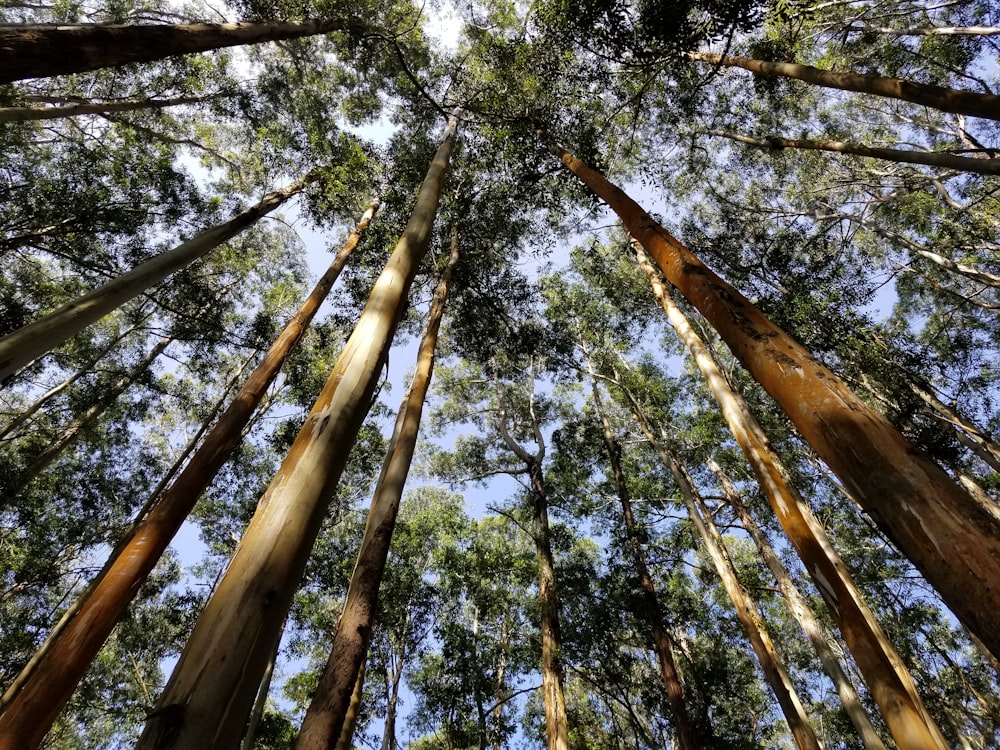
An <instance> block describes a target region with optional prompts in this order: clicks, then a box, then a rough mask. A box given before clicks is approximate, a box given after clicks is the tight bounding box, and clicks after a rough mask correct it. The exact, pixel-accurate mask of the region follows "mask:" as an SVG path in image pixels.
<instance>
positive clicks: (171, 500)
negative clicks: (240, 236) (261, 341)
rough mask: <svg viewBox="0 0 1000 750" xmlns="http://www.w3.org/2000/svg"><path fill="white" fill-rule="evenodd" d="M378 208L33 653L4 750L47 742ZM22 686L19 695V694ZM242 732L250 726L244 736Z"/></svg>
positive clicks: (5, 728)
mask: <svg viewBox="0 0 1000 750" xmlns="http://www.w3.org/2000/svg"><path fill="white" fill-rule="evenodd" d="M377 207H378V201H375V202H373V203H372V205H371V206H370V207H369V208H368V210H367V211H366V212H365V214H364V216H363V217H362V219H361V221H360V222H359V223H358V225H357V227H356V228H355V230H354V231H353V232H352V233H351V235H350V237H349V238H348V240H347V242H346V243H345V244H344V247H343V248H342V249H341V250H340V252H339V253H338V254H337V255H336V257H335V258H334V259H333V262H332V263H331V264H330V267H329V268H328V269H327V271H326V272H325V273H324V274H323V276H322V277H321V278H320V280H319V281H318V282H317V283H316V286H315V287H314V288H313V290H312V292H311V293H310V294H309V296H308V298H306V300H305V301H304V302H303V303H302V305H301V306H300V307H299V309H298V310H297V311H296V313H295V315H293V316H292V319H291V320H290V321H289V322H288V324H287V325H286V326H285V328H284V329H283V330H282V332H281V333H280V334H279V335H278V337H277V338H276V339H275V341H274V343H273V344H272V345H271V347H270V348H269V349H268V351H267V352H266V353H265V355H264V358H263V360H262V361H261V362H260V364H259V365H258V366H257V367H256V368H255V369H254V371H253V372H252V373H251V374H250V377H249V378H248V379H247V381H246V383H244V385H243V387H242V388H241V389H240V391H239V393H237V395H236V397H235V399H234V400H233V402H232V403H231V404H230V405H229V407H228V408H227V409H226V411H225V412H224V413H223V414H222V416H221V417H220V418H219V420H218V421H217V422H216V423H215V425H214V426H213V427H212V430H211V431H210V432H209V433H208V435H207V436H206V437H205V440H204V442H203V443H202V445H201V447H200V448H199V449H198V451H197V452H196V453H195V454H194V456H192V458H191V460H190V461H189V462H188V463H187V465H186V466H185V467H184V469H183V471H181V473H180V474H179V475H178V477H177V479H176V480H174V482H173V483H172V484H171V485H170V487H168V488H167V489H166V490H165V491H164V492H163V493H162V495H161V496H160V498H159V500H157V501H156V503H155V505H153V507H152V508H151V509H150V510H149V512H148V514H146V513H142V514H140V516H139V517H138V518H137V520H136V524H135V525H134V527H133V529H132V533H131V534H130V535H129V537H128V538H127V539H126V540H125V542H124V543H123V544H122V545H120V546H119V549H118V550H116V552H115V553H114V554H113V555H112V556H111V558H110V559H109V560H108V562H107V563H106V564H105V566H104V568H103V569H102V571H101V573H100V574H99V575H98V577H97V579H96V580H95V582H94V583H92V584H91V587H90V588H89V589H88V591H87V592H86V593H85V595H84V597H83V598H84V601H83V602H81V603H78V604H77V605H74V606H76V607H77V610H78V611H77V612H76V614H75V615H74V616H73V617H72V619H70V620H69V621H68V622H66V623H65V624H63V625H62V626H61V632H60V633H59V635H58V637H57V638H56V639H55V640H54V641H52V642H51V643H50V642H48V641H47V642H46V644H45V647H44V651H45V653H44V654H43V655H42V656H41V658H37V657H36V658H35V659H33V661H32V663H30V664H29V665H28V666H27V667H26V668H25V670H24V671H22V674H21V675H19V676H18V678H17V680H16V681H15V684H14V685H13V686H12V687H11V689H9V690H8V692H7V694H5V695H4V704H5V705H6V706H7V707H6V709H5V710H4V711H3V713H0V750H14V749H15V748H28V747H36V746H37V745H38V743H39V742H41V740H42V738H43V737H44V735H45V733H46V732H47V731H48V730H49V728H50V727H51V725H52V722H53V721H55V719H56V717H57V716H58V715H59V712H60V711H61V710H62V707H63V706H64V705H65V703H66V701H67V700H69V698H70V696H71V695H72V694H73V690H75V689H76V686H77V684H78V683H79V681H80V680H81V679H82V677H83V675H84V674H85V673H86V670H87V668H88V667H89V666H90V663H91V661H92V660H93V659H94V657H95V656H96V655H97V652H98V651H99V650H100V648H101V646H103V644H104V642H105V641H106V640H107V638H108V636H109V635H110V634H111V631H112V630H113V629H114V626H115V625H116V624H117V622H118V620H119V619H121V617H122V615H123V614H124V613H125V610H126V608H127V607H128V605H129V603H130V602H131V601H132V599H133V598H134V597H135V595H136V593H137V592H138V591H139V588H140V587H141V586H142V584H143V582H144V581H145V580H146V578H147V577H148V576H149V573H150V571H152V569H153V568H154V567H155V565H156V563H157V562H158V561H159V559H160V557H161V555H162V554H163V551H164V550H165V549H166V548H167V546H168V545H169V544H170V541H171V540H172V539H173V537H174V535H175V534H176V533H177V531H178V529H180V527H181V524H183V522H184V519H185V518H187V516H188V514H189V513H190V512H191V509H192V508H193V507H194V505H195V502H197V500H198V498H199V497H200V496H201V494H202V493H203V492H204V491H205V488H206V487H208V485H209V484H210V483H211V481H212V479H213V478H214V477H215V475H216V474H217V473H218V471H219V469H220V468H221V467H222V465H223V463H225V461H226V459H227V458H228V457H229V455H230V454H231V453H232V451H233V449H234V448H236V446H237V445H238V444H239V442H240V440H241V438H242V429H243V427H244V426H245V425H246V424H247V422H248V421H249V420H250V418H251V416H252V415H253V413H254V411H255V410H256V409H257V407H258V406H259V405H260V402H261V399H262V398H263V396H264V394H265V393H266V392H267V389H268V388H269V387H270V385H271V383H273V382H274V379H275V378H276V377H277V376H278V373H279V372H280V370H281V367H282V366H283V365H284V363H285V361H287V359H288V357H289V356H290V355H291V353H292V351H293V350H294V349H295V346H296V345H297V344H298V342H299V341H300V340H301V338H302V335H303V333H304V332H305V330H306V328H307V327H308V326H309V323H310V322H311V321H312V319H313V316H315V314H316V311H317V310H318V309H319V307H320V305H321V304H322V303H323V300H324V299H326V296H327V294H328V293H329V291H330V287H332V286H333V283H334V281H336V279H337V276H338V275H339V274H340V271H341V269H342V268H343V267H344V264H345V263H346V262H347V259H348V257H349V256H350V254H351V252H352V251H353V250H354V248H355V247H357V244H358V242H359V241H360V238H361V234H362V233H363V232H364V230H365V228H366V227H367V225H368V222H369V221H370V220H371V217H372V216H373V215H374V213H375V211H376V209H377ZM25 672H27V674H25ZM15 687H16V688H17V692H16V694H14V693H13V692H12V691H13V690H14V688H15ZM240 734H242V727H241V728H240V730H239V731H238V733H237V739H238V736H239V735H240Z"/></svg>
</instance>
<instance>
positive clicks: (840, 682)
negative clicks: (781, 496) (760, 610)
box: [705, 458, 885, 750]
mask: <svg viewBox="0 0 1000 750" xmlns="http://www.w3.org/2000/svg"><path fill="white" fill-rule="evenodd" d="M705 465H706V466H708V468H709V470H710V471H711V472H712V473H713V474H715V476H716V479H718V480H719V484H720V485H721V486H722V492H723V494H724V495H725V498H726V502H727V503H728V504H729V505H730V506H731V507H732V508H733V510H735V511H736V515H737V516H738V517H739V519H740V523H741V524H743V528H744V529H746V530H747V533H749V534H750V538H751V539H753V541H754V544H755V545H757V550H758V551H759V552H760V556H761V557H762V558H764V562H765V563H766V564H767V567H768V569H769V570H770V571H771V574H772V575H773V576H774V580H775V581H777V583H778V588H779V590H780V591H781V593H782V594H783V595H784V597H785V599H787V600H788V608H789V610H791V612H792V616H793V617H794V618H795V621H796V622H798V623H799V627H801V628H802V632H804V633H805V634H806V637H807V638H808V639H809V642H810V643H811V644H812V646H813V649H814V650H815V651H816V655H817V656H818V657H819V660H820V662H821V663H822V664H823V670H824V671H825V672H826V674H827V676H828V677H829V678H830V681H831V682H832V683H833V685H834V687H835V688H836V689H837V695H839V696H840V701H841V703H843V704H844V710H845V711H846V712H847V716H848V718H849V719H850V720H851V724H853V725H854V729H855V731H857V733H858V737H860V738H861V742H862V743H863V744H864V746H865V748H867V750H885V744H884V743H883V742H882V738H881V737H879V736H878V732H876V731H875V727H874V726H873V725H872V722H871V719H869V718H868V714H867V713H866V712H865V708H864V706H863V705H861V699H860V698H859V697H858V692H857V690H855V689H854V685H853V684H852V683H851V680H850V678H849V677H848V676H847V673H846V672H844V668H843V667H842V666H841V664H840V659H838V658H837V655H836V654H835V653H834V652H833V649H832V648H831V647H830V642H829V641H828V640H827V636H826V633H825V632H824V630H823V627H822V626H821V625H820V624H819V620H817V619H816V615H815V614H814V613H813V611H812V608H811V607H810V606H809V604H808V602H806V598H805V597H804V596H803V595H802V593H801V592H800V591H799V589H798V587H797V586H796V585H795V582H794V581H793V580H792V576H791V574H790V573H789V572H788V568H786V567H785V565H784V563H782V562H781V559H780V558H779V557H778V555H777V554H776V553H775V551H774V549H773V548H772V547H771V545H770V544H769V543H768V541H767V537H765V536H764V532H763V531H761V528H760V526H758V525H757V522H756V521H755V520H754V518H753V516H752V515H751V514H750V511H749V510H748V509H747V507H746V505H744V504H743V499H742V498H741V497H740V494H739V493H738V492H737V491H736V487H734V486H733V483H732V482H731V481H730V479H729V477H728V476H727V475H726V474H725V472H723V471H722V467H720V466H719V465H718V464H717V463H716V462H715V460H714V459H712V458H709V459H707V460H706V461H705Z"/></svg>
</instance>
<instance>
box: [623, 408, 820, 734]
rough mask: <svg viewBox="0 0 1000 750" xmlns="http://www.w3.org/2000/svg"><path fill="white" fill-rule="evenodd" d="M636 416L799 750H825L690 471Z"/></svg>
mask: <svg viewBox="0 0 1000 750" xmlns="http://www.w3.org/2000/svg"><path fill="white" fill-rule="evenodd" d="M633 414H634V415H635V417H636V419H637V420H638V421H639V424H640V426H641V427H642V431H643V432H644V433H645V435H646V439H647V440H649V441H650V444H651V445H652V446H653V448H654V449H655V450H656V452H657V453H658V454H659V456H660V459H661V460H662V461H663V462H664V463H665V464H666V465H667V466H668V467H669V468H670V473H671V474H673V477H674V481H675V482H676V483H677V487H678V488H679V489H680V491H681V497H682V498H683V499H684V506H685V507H686V508H687V512H688V516H689V517H690V519H691V523H692V524H693V525H694V528H695V531H697V533H698V537H699V538H700V539H701V542H702V545H703V546H704V548H705V551H706V552H707V553H708V556H709V558H711V560H712V564H713V565H714V566H715V569H716V571H717V572H718V574H719V578H720V579H721V580H722V585H723V587H724V588H725V590H726V593H727V594H728V595H729V598H730V599H731V600H732V602H733V607H734V608H735V610H736V616H737V617H738V618H739V620H740V623H741V624H742V625H743V629H744V631H746V634H747V637H748V638H749V639H750V645H751V646H752V647H753V650H754V653H755V654H756V655H757V661H758V662H759V663H760V666H761V669H762V670H763V672H764V677H765V679H766V680H767V682H768V684H769V685H770V686H771V690H772V691H774V695H775V697H776V698H777V699H778V704H779V705H780V706H781V710H782V713H784V716H785V721H787V722H788V728H789V730H790V731H791V733H792V737H793V738H794V739H795V744H796V746H797V747H798V748H799V750H821V745H820V744H819V740H817V739H816V734H815V732H814V731H813V728H812V724H811V722H810V721H809V717H808V716H807V715H806V712H805V709H804V708H803V707H802V701H800V700H799V696H798V694H797V693H796V692H795V686H794V685H792V680H791V678H790V677H789V676H788V672H787V670H786V669H785V665H784V664H783V663H782V661H781V657H780V656H779V655H778V651H777V649H776V648H775V647H774V643H773V642H772V641H771V636H770V634H769V633H768V632H767V628H766V627H765V626H764V620H763V618H762V617H761V615H760V612H759V611H758V610H757V605H755V604H754V603H753V600H752V599H751V598H750V597H749V596H748V595H747V592H746V591H744V589H743V586H742V585H741V584H740V581H739V578H738V577H737V575H736V568H735V567H734V566H733V562H732V560H731V559H730V558H729V553H728V552H727V551H726V548H725V545H724V544H722V539H721V537H720V535H719V532H718V530H717V529H716V528H715V525H714V524H713V523H712V518H711V516H710V515H708V514H707V513H705V512H704V506H703V505H702V503H701V498H700V497H699V496H698V491H697V490H696V489H695V486H694V482H692V481H691V478H690V477H689V476H688V473H687V470H686V469H685V468H684V467H683V466H682V465H681V463H680V462H679V461H678V460H677V458H676V457H675V456H674V455H673V454H672V453H671V452H670V451H668V450H667V448H666V447H665V446H663V444H662V443H660V442H659V441H658V440H657V439H656V438H655V436H654V435H653V433H652V432H651V431H650V429H649V425H648V424H647V423H646V420H645V418H644V417H643V416H642V414H641V412H638V411H634V412H633Z"/></svg>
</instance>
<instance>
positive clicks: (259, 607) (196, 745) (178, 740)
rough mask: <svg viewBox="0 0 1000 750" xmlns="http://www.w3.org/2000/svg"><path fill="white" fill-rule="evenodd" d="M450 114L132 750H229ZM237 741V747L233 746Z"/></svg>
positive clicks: (298, 568) (416, 235) (426, 223)
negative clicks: (322, 379) (344, 336)
mask: <svg viewBox="0 0 1000 750" xmlns="http://www.w3.org/2000/svg"><path fill="white" fill-rule="evenodd" d="M457 127H458V118H457V115H455V116H453V117H452V118H451V120H450V121H449V123H448V127H447V128H446V130H445V136H444V141H443V142H442V144H441V146H440V147H439V148H438V150H437V153H436V154H435V155H434V159H433V161H432V162H431V166H430V169H429V170H428V172H427V176H426V177H425V178H424V183H423V185H422V186H421V188H420V192H419V193H418V196H417V202H416V206H415V207H414V210H413V214H412V215H411V216H410V220H409V222H408V223H407V226H406V229H405V230H404V231H403V236H402V237H401V238H400V240H399V243H398V244H397V245H396V249H395V250H394V251H393V253H392V256H391V257H390V258H389V261H388V262H387V264H386V267H385V268H384V269H383V271H382V273H381V274H380V275H379V278H378V280H377V281H376V282H375V286H374V287H373V289H372V292H371V294H370V296H369V298H368V302H367V304H366V305H365V309H364V311H363V312H362V314H361V318H360V319H359V320H358V323H357V325H356V326H355V328H354V331H353V333H351V336H350V338H349V339H348V341H347V344H346V345H345V346H344V349H343V351H342V352H341V355H340V357H339V358H338V360H337V364H336V365H335V366H334V368H333V371H332V372H331V374H330V377H329V379H328V380H327V382H326V385H324V387H323V390H322V392H321V393H320V395H319V398H318V399H317V400H316V404H315V405H314V406H313V409H312V411H311V412H310V414H309V416H308V417H307V419H306V422H305V424H304V425H303V426H302V429H301V430H300V431H299V434H298V436H297V437H296V438H295V441H294V442H293V443H292V446H291V448H290V449H289V452H288V455H287V456H286V457H285V460H284V461H282V464H281V467H280V468H279V469H278V473H277V474H276V475H275V476H274V478H273V479H272V480H271V484H270V486H269V487H268V488H267V491H266V492H265V493H264V495H263V497H262V498H261V500H260V502H259V503H258V506H257V512H256V513H255V514H254V517H253V519H252V520H251V522H250V525H249V526H248V527H247V530H246V533H245V534H244V536H243V539H242V541H241V542H240V544H239V546H238V547H237V549H236V552H235V554H234V555H233V558H232V559H231V560H230V563H229V567H228V568H227V570H226V573H225V575H224V576H223V578H222V580H221V581H220V582H219V587H218V589H216V591H215V593H214V594H213V595H212V597H211V598H210V599H209V601H208V603H207V604H206V606H205V609H204V611H203V612H202V613H201V616H200V617H199V618H198V621H197V623H196V624H195V627H194V631H193V632H192V634H191V637H190V638H189V639H188V642H187V645H186V646H185V648H184V651H183V653H182V654H181V657H180V660H179V661H178V663H177V666H176V667H175V668H174V672H173V674H172V675H171V677H170V680H169V682H168V683H167V686H166V688H165V689H164V691H163V694H162V696H161V698H160V701H159V704H158V708H157V710H156V711H155V712H154V713H153V714H152V715H151V716H150V717H149V720H148V722H147V724H146V728H145V730H144V732H143V734H142V736H141V737H140V739H139V742H138V745H137V748H138V749H139V750H153V749H154V748H155V749H156V750H166V748H186V749H189V750H206V749H207V748H226V747H233V746H234V738H238V737H239V734H240V731H241V729H242V727H243V724H244V723H245V722H246V718H247V714H248V713H249V711H250V707H251V705H252V703H253V692H254V690H255V687H256V685H255V683H256V682H257V680H258V679H259V676H260V674H261V673H262V671H263V669H264V667H265V665H266V663H267V658H268V655H269V654H270V650H271V648H273V646H274V642H275V639H276V638H277V637H278V633H279V631H280V629H281V623H282V622H283V621H284V619H285V616H286V614H287V612H288V607H289V606H290V605H291V602H292V598H293V596H294V593H295V588H296V586H297V585H298V583H299V581H300V580H301V578H302V572H303V571H304V569H305V565H306V560H307V559H308V557H309V552H310V550H311V549H312V545H313V542H314V541H315V539H316V535H317V534H318V533H319V529H320V526H321V524H322V522H323V517H324V515H325V514H326V510H327V508H328V506H329V504H330V501H331V500H332V499H333V496H334V494H335V492H336V489H337V482H338V481H339V479H340V475H341V473H342V472H343V470H344V465H345V464H346V463H347V457H348V454H349V452H350V449H351V447H352V445H353V443H354V440H355V438H356V437H357V434H358V431H359V430H360V429H361V424H362V422H363V421H364V418H365V416H366V415H367V413H368V410H369V409H370V407H371V403H372V397H373V395H374V393H375V388H376V386H377V385H378V380H379V376H380V373H381V371H382V369H383V367H384V366H385V362H386V359H387V357H388V354H389V347H390V345H391V343H392V338H393V335H394V334H395V332H396V328H397V327H398V325H399V320H400V318H401V317H402V314H403V311H404V310H405V308H406V297H407V293H408V292H409V289H410V285H411V284H412V283H413V279H414V277H415V276H416V273H417V270H418V268H419V265H420V261H421V260H422V259H423V257H424V255H425V254H426V252H427V247H428V242H429V239H430V233H431V228H432V226H433V223H434V217H435V215H436V214H437V206H438V200H439V197H440V194H441V185H442V183H443V181H444V175H445V171H446V169H447V166H448V159H449V157H450V155H451V150H452V145H453V143H454V140H455V131H456V129H457ZM236 741H238V739H237V740H236Z"/></svg>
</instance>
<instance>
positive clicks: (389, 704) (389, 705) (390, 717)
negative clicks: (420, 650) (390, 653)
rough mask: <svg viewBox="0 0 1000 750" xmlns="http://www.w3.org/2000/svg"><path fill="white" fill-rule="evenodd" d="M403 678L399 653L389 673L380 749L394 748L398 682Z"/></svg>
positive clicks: (394, 749) (389, 749)
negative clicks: (397, 661)
mask: <svg viewBox="0 0 1000 750" xmlns="http://www.w3.org/2000/svg"><path fill="white" fill-rule="evenodd" d="M402 679H403V655H402V654H400V657H399V663H398V664H397V665H396V669H395V670H394V671H393V672H392V673H390V674H389V698H388V700H387V701H386V707H385V722H384V723H383V724H382V748H381V750H396V705H397V704H398V703H399V683H400V681H401V680H402Z"/></svg>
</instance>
